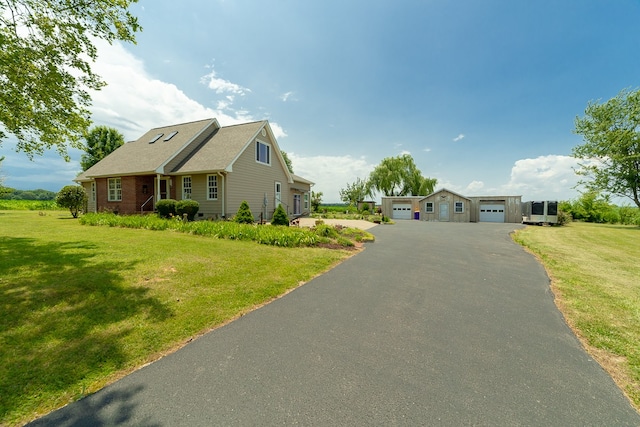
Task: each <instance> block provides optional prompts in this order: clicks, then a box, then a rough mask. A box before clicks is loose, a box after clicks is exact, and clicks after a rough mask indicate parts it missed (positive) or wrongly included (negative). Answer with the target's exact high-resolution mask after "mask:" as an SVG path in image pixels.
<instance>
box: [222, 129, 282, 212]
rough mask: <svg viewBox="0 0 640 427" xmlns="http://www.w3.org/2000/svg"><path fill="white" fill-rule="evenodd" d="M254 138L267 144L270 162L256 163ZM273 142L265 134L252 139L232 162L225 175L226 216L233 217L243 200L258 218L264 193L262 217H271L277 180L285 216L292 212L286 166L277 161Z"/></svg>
mask: <svg viewBox="0 0 640 427" xmlns="http://www.w3.org/2000/svg"><path fill="white" fill-rule="evenodd" d="M256 140H259V141H261V142H263V143H267V144H269V145H270V146H271V150H270V159H271V165H265V164H262V163H258V162H257V161H256V159H255V156H256V154H255V153H256ZM277 150H279V148H278V146H277V144H274V143H273V141H271V140H269V138H268V136H267V137H258V138H256V139H253V140H252V141H251V143H250V144H249V145H248V146H247V148H246V149H245V150H244V152H243V153H242V154H241V155H240V156H239V157H238V159H237V160H236V162H235V163H234V164H233V172H230V173H228V175H227V186H226V187H227V188H226V190H227V191H226V197H227V200H226V202H227V203H226V210H227V216H233V215H235V214H236V212H237V211H238V208H239V207H240V203H242V201H243V200H246V202H247V203H248V204H249V208H250V209H251V213H253V216H254V218H256V220H257V219H259V218H260V213H261V212H263V200H264V198H265V194H266V200H267V206H266V218H264V219H266V220H269V219H271V217H272V216H273V212H274V211H275V208H276V206H275V183H276V182H280V183H281V189H282V192H281V200H282V203H283V204H284V208H285V210H286V211H287V215H292V214H293V196H292V195H291V191H290V183H289V182H288V176H287V173H286V172H285V168H286V166H285V165H283V164H282V163H280V157H279V155H278V153H277V152H276V151H277Z"/></svg>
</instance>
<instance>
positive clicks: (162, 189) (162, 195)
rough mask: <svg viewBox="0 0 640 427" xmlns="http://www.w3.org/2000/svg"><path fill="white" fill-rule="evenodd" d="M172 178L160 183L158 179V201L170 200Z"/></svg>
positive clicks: (164, 179) (161, 179) (162, 180)
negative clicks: (170, 181)
mask: <svg viewBox="0 0 640 427" xmlns="http://www.w3.org/2000/svg"><path fill="white" fill-rule="evenodd" d="M170 179H171V178H160V182H158V178H156V182H155V184H156V188H157V191H158V198H157V200H161V199H168V198H169V188H170V186H169V180H170Z"/></svg>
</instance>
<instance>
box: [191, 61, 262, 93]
mask: <svg viewBox="0 0 640 427" xmlns="http://www.w3.org/2000/svg"><path fill="white" fill-rule="evenodd" d="M201 82H202V83H204V84H205V85H206V86H207V87H208V88H209V89H213V90H214V91H215V92H216V93H233V94H236V95H240V96H244V95H245V94H246V93H248V92H251V90H250V89H247V88H246V87H242V86H240V85H239V84H237V83H232V82H230V81H229V80H224V79H221V78H219V77H218V76H217V74H216V70H214V69H213V67H211V72H210V73H209V74H206V75H204V76H202V79H201Z"/></svg>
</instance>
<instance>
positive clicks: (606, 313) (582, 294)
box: [514, 222, 640, 410]
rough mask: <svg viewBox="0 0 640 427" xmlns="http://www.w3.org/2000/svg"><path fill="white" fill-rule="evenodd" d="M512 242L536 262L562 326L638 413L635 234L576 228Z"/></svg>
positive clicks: (639, 283)
mask: <svg viewBox="0 0 640 427" xmlns="http://www.w3.org/2000/svg"><path fill="white" fill-rule="evenodd" d="M514 238H515V240H516V241H517V242H519V243H520V244H522V245H524V246H526V247H527V248H529V249H530V250H531V251H532V252H533V253H535V254H536V255H538V256H539V257H540V259H541V261H542V262H543V264H544V265H545V267H546V268H547V271H548V273H549V275H550V277H551V279H552V289H553V291H554V294H555V296H556V304H557V305H558V307H559V308H560V310H561V311H562V312H563V313H564V315H565V318H566V320H567V323H568V324H569V325H570V326H571V328H572V329H573V330H574V331H575V333H576V335H578V337H579V338H580V339H581V341H582V342H583V344H584V346H585V348H586V349H587V351H588V352H589V353H590V354H592V356H593V357H594V358H595V359H596V360H598V362H600V364H601V365H602V366H603V367H604V368H605V369H606V370H607V371H609V372H610V374H611V376H612V377H613V378H614V380H615V381H616V382H617V383H618V385H619V386H620V388H621V389H623V390H624V392H625V393H626V394H627V396H628V397H629V398H630V400H631V401H632V403H633V405H634V406H635V407H636V409H639V410H640V262H638V260H640V228H639V227H635V226H621V225H599V224H587V223H577V222H575V223H571V224H569V225H567V226H564V227H527V228H526V229H523V230H520V231H518V232H517V233H516V235H515V237H514Z"/></svg>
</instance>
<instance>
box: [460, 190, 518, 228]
mask: <svg viewBox="0 0 640 427" xmlns="http://www.w3.org/2000/svg"><path fill="white" fill-rule="evenodd" d="M470 199H471V203H472V206H473V209H472V211H471V222H481V221H483V220H485V218H481V215H482V214H483V212H481V208H483V207H484V208H485V211H486V210H487V208H488V207H491V210H492V212H491V213H488V212H484V215H486V216H488V218H489V221H490V222H509V223H521V222H522V196H482V197H471V198H470ZM500 209H503V210H504V212H503V213H504V218H503V219H502V221H495V218H496V217H497V216H499V215H500V214H501V212H493V210H498V211H499V210H500Z"/></svg>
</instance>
